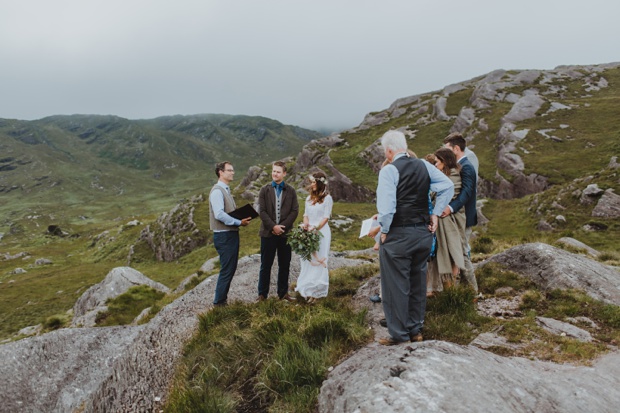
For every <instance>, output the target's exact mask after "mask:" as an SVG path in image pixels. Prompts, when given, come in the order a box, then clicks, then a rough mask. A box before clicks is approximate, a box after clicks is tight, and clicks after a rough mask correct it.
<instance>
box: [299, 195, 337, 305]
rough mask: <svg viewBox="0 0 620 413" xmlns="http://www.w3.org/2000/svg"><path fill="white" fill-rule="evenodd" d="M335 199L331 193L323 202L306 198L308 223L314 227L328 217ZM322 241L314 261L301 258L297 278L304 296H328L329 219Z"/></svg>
mask: <svg viewBox="0 0 620 413" xmlns="http://www.w3.org/2000/svg"><path fill="white" fill-rule="evenodd" d="M333 205H334V201H333V199H332V197H331V195H327V196H326V197H325V199H323V203H322V204H316V205H312V203H311V202H310V197H308V198H306V210H305V212H304V217H306V216H307V217H308V223H309V224H310V225H312V226H314V227H316V226H318V225H319V224H320V223H321V220H323V218H328V219H329V217H330V216H331V214H332V206H333ZM320 232H321V234H323V237H321V243H320V245H319V250H318V251H317V252H316V253H314V254H312V261H306V260H303V259H302V260H301V272H300V274H299V277H298V278H297V287H296V288H295V291H299V293H300V294H301V296H302V297H304V298H309V297H314V298H322V297H327V290H328V289H329V270H328V267H327V261H328V259H329V246H330V244H331V240H332V233H331V230H330V229H329V221H328V223H327V224H325V225H324V226H323V228H321V229H320Z"/></svg>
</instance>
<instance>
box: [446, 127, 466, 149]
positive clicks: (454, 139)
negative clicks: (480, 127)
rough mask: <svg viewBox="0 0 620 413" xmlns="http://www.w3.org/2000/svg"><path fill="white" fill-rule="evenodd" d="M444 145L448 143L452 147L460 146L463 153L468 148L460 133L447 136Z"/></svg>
mask: <svg viewBox="0 0 620 413" xmlns="http://www.w3.org/2000/svg"><path fill="white" fill-rule="evenodd" d="M443 143H447V144H448V145H450V146H451V147H455V146H458V147H459V148H461V151H464V150H465V148H466V147H467V142H466V141H465V138H464V137H463V135H461V134H460V133H459V132H454V133H451V134H449V135H448V136H446V137H445V138H444V139H443Z"/></svg>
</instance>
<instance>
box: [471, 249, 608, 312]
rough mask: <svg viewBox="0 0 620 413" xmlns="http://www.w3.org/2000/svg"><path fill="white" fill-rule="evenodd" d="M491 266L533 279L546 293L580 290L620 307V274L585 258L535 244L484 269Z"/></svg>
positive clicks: (493, 259) (501, 256)
mask: <svg viewBox="0 0 620 413" xmlns="http://www.w3.org/2000/svg"><path fill="white" fill-rule="evenodd" d="M489 262H495V263H499V264H502V265H504V266H506V267H507V268H509V269H510V270H511V271H514V272H516V273H518V274H520V275H522V276H526V277H529V278H531V279H532V280H533V281H534V282H535V283H536V284H537V285H538V286H539V287H541V288H543V289H547V290H550V289H555V288H561V289H565V288H577V289H581V290H584V291H585V292H586V293H587V294H588V295H590V296H591V297H593V298H595V299H597V300H601V301H604V302H607V303H610V304H615V305H620V272H619V271H618V270H617V269H615V268H613V267H610V266H608V265H603V264H601V263H599V262H597V261H594V260H591V259H589V258H586V257H584V256H582V255H578V254H572V253H570V252H568V251H564V250H562V249H559V248H555V247H552V246H551V245H547V244H543V243H532V244H523V245H519V246H516V247H513V248H510V249H508V250H506V251H504V252H502V253H500V254H497V255H495V256H493V257H491V258H489V259H488V260H486V261H485V262H483V263H481V264H480V267H483V266H484V265H487V264H488V263H489Z"/></svg>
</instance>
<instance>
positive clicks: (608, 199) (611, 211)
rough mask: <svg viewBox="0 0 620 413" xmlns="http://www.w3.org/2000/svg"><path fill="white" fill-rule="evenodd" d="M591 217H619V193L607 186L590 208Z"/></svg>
mask: <svg viewBox="0 0 620 413" xmlns="http://www.w3.org/2000/svg"><path fill="white" fill-rule="evenodd" d="M592 216H593V217H601V218H620V195H617V194H615V193H614V190H613V189H611V188H609V189H608V190H606V191H605V193H603V196H601V198H600V199H599V200H598V203H597V204H596V206H595V207H594V209H593V210H592Z"/></svg>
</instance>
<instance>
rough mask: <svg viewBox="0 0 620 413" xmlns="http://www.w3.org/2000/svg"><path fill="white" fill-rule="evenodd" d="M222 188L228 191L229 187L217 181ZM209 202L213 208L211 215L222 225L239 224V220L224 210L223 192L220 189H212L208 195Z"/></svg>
mask: <svg viewBox="0 0 620 413" xmlns="http://www.w3.org/2000/svg"><path fill="white" fill-rule="evenodd" d="M216 185H219V186H221V187H222V188H224V191H226V192H228V193H230V188H229V187H228V185H226V184H225V183H224V182H222V181H219V180H218V181H217V184H216ZM209 203H210V204H211V208H213V216H214V217H215V219H217V220H218V221H220V222H222V223H223V224H224V225H228V226H231V227H232V226H237V227H238V226H240V225H241V221H240V220H238V219H236V218H233V217H231V216H230V215H228V214H227V213H226V212H224V194H223V193H222V191H213V192H211V195H209Z"/></svg>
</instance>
